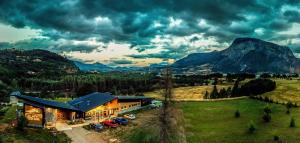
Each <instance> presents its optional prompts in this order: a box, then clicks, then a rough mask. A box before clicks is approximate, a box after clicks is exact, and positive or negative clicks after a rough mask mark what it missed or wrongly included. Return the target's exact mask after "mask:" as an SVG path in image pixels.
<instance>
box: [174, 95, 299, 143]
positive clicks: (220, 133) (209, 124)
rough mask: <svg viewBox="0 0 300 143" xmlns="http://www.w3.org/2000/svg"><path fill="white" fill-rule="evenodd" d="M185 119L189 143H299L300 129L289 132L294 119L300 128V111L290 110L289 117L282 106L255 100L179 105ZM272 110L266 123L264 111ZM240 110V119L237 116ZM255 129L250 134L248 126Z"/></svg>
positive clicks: (182, 103)
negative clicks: (251, 125)
mask: <svg viewBox="0 0 300 143" xmlns="http://www.w3.org/2000/svg"><path fill="white" fill-rule="evenodd" d="M178 104H179V106H180V108H181V109H182V110H183V115H184V118H185V132H186V137H187V142H189V143H199V142H205V143H219V142H222V143H265V142H273V137H274V136H279V138H280V140H282V141H283V142H298V141H299V140H300V136H299V134H300V128H298V127H296V128H290V127H289V125H290V120H291V118H292V117H294V119H295V122H296V125H300V110H299V108H293V109H291V114H289V115H287V114H286V107H285V106H283V105H279V104H268V103H265V102H262V101H258V100H253V99H240V100H230V101H217V102H181V103H178ZM267 105H268V107H269V108H270V109H271V110H272V113H271V116H272V120H271V122H270V123H264V122H263V120H262V115H263V109H264V107H266V106H267ZM236 110H239V112H240V117H239V118H235V117H234V113H235V112H236ZM250 123H252V124H254V125H255V128H256V129H255V132H254V133H253V134H249V132H248V129H249V124H250Z"/></svg>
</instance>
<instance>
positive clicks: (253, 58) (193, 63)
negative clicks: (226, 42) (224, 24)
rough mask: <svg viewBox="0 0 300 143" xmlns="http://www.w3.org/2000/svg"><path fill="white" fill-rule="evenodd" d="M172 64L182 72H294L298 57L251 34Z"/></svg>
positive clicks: (296, 69)
mask: <svg viewBox="0 0 300 143" xmlns="http://www.w3.org/2000/svg"><path fill="white" fill-rule="evenodd" d="M172 67H173V68H174V69H175V70H178V71H182V72H184V71H204V72H223V73H230V72H232V73H236V72H251V73H257V72H271V73H298V72H299V71H300V60H299V59H298V58H296V57H295V56H294V54H293V52H292V51H291V50H290V48H288V47H286V46H280V45H277V44H274V43H271V42H266V41H263V40H260V39H255V38H237V39H235V40H234V41H233V42H232V44H231V45H230V46H229V47H228V48H227V49H224V50H222V51H213V52H209V53H194V54H190V55H188V56H187V57H184V58H182V59H180V60H178V61H176V62H175V63H174V64H173V65H172Z"/></svg>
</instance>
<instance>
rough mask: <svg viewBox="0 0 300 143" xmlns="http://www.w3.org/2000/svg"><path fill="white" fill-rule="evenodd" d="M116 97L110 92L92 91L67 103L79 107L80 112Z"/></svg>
mask: <svg viewBox="0 0 300 143" xmlns="http://www.w3.org/2000/svg"><path fill="white" fill-rule="evenodd" d="M116 98H117V97H115V96H113V95H111V93H108V92H107V93H100V92H94V93H91V94H88V95H85V96H82V97H79V98H76V99H74V100H72V101H69V102H68V103H69V104H71V105H72V106H74V107H75V108H77V109H79V110H80V111H82V112H86V111H89V110H91V109H93V108H95V107H97V106H99V105H102V104H105V103H107V102H110V101H112V100H114V99H116Z"/></svg>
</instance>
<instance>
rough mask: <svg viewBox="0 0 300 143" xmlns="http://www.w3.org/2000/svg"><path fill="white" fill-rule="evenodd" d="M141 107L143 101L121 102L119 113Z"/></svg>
mask: <svg viewBox="0 0 300 143" xmlns="http://www.w3.org/2000/svg"><path fill="white" fill-rule="evenodd" d="M140 107H141V101H139V102H119V113H125V112H130V111H133V110H137V109H139V108H140Z"/></svg>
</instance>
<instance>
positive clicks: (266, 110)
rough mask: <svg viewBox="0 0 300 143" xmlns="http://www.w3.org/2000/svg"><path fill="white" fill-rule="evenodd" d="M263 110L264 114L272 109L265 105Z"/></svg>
mask: <svg viewBox="0 0 300 143" xmlns="http://www.w3.org/2000/svg"><path fill="white" fill-rule="evenodd" d="M264 112H265V113H266V114H270V113H271V112H272V110H271V109H270V107H269V106H266V107H265V108H264Z"/></svg>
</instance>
